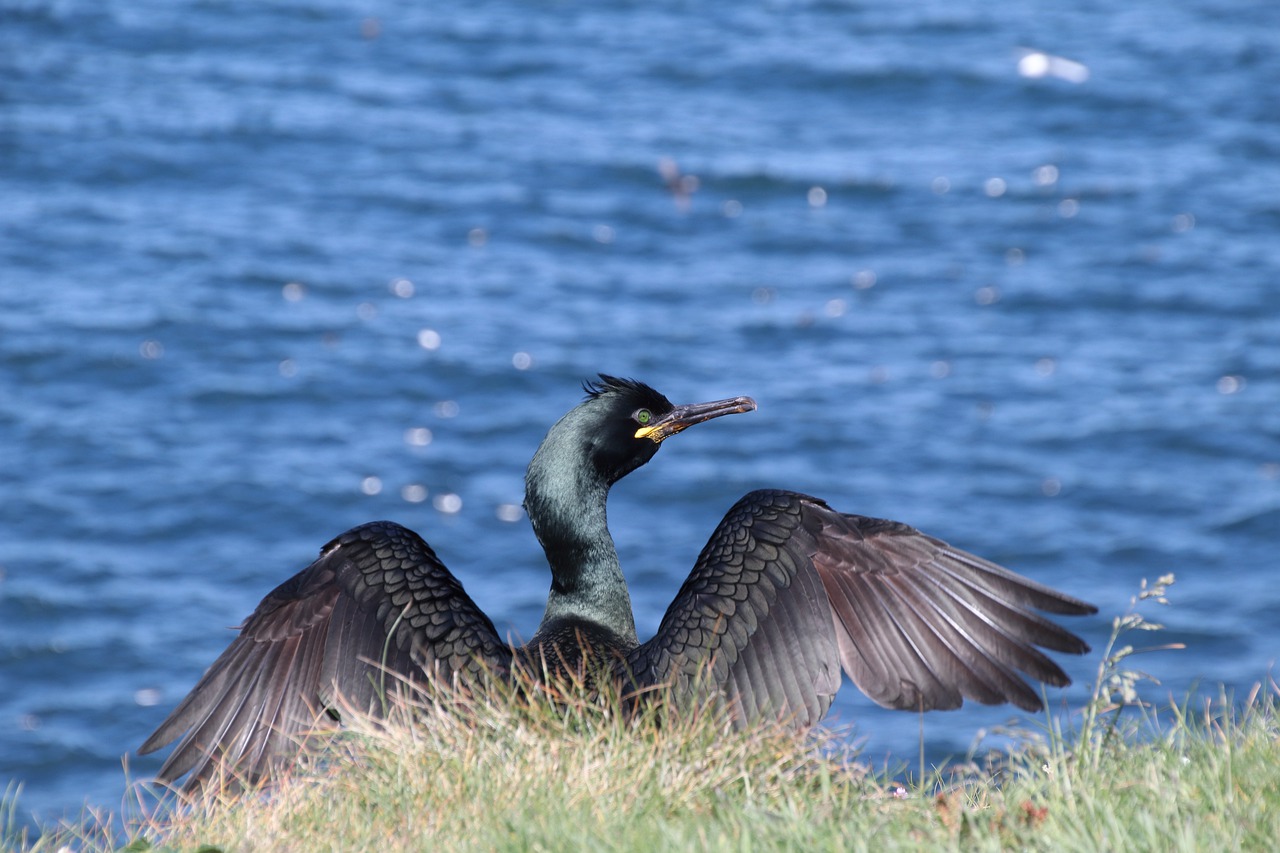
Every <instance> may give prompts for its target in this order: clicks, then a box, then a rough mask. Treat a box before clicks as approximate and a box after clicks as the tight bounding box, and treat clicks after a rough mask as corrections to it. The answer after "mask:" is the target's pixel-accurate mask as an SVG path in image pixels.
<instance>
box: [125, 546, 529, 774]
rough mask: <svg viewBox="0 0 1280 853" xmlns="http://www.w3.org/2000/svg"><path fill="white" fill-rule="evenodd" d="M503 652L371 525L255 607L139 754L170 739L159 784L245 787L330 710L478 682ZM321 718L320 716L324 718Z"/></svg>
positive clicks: (466, 605)
mask: <svg viewBox="0 0 1280 853" xmlns="http://www.w3.org/2000/svg"><path fill="white" fill-rule="evenodd" d="M510 660H511V650H510V648H509V647H508V646H507V645H506V644H505V643H503V642H502V640H501V639H500V638H499V637H498V634H497V631H496V630H495V629H494V627H493V623H492V622H490V621H489V619H488V617H486V616H485V615H484V614H483V613H482V612H481V611H480V610H479V609H478V608H477V607H476V606H475V604H474V603H473V602H472V601H471V599H470V598H469V597H468V596H467V594H466V593H465V592H464V591H463V589H462V586H461V584H459V583H458V581H457V580H456V579H455V578H454V577H453V576H452V575H451V574H450V573H449V571H448V570H447V569H446V568H445V567H444V565H443V564H442V563H441V562H440V560H439V558H438V557H436V555H435V552H433V551H432V550H431V548H430V546H428V545H427V543H426V542H424V541H423V540H422V539H421V537H419V536H418V535H417V534H415V533H413V532H412V531H410V530H408V529H406V528H404V527H401V526H400V525H397V524H392V523H390V522H373V523H371V524H365V525H361V526H360V527H356V528H353V529H352V530H349V531H347V532H346V533H344V534H343V535H342V536H339V537H338V538H337V539H335V540H333V541H332V542H330V543H329V544H328V545H326V546H325V547H324V549H323V550H322V551H321V553H320V556H319V558H318V559H317V560H316V561H315V562H314V563H312V564H311V565H310V566H308V567H307V568H306V569H304V570H303V571H301V572H299V573H298V574H297V575H295V576H294V577H292V578H290V579H289V580H288V581H286V582H285V583H283V584H281V585H280V586H279V587H277V588H276V589H275V590H273V591H272V592H271V593H269V594H268V595H267V596H266V598H264V599H263V601H262V603H261V604H259V605H258V607H257V609H256V610H254V612H253V614H252V615H251V616H250V617H249V618H248V619H247V620H246V621H245V623H244V625H243V626H242V627H241V629H240V634H239V635H238V636H237V637H236V639H235V640H233V641H232V643H231V645H230V646H228V647H227V649H226V650H225V651H224V652H223V653H222V655H220V656H219V657H218V659H217V660H216V661H214V663H213V665H212V666H211V667H210V668H209V670H208V671H207V672H206V673H205V675H204V676H203V677H202V678H201V679H200V681H199V682H198V683H197V684H196V686H195V687H194V688H193V689H192V691H191V692H190V693H189V694H188V695H187V696H186V697H185V698H184V699H183V700H182V701H181V702H180V703H179V704H178V706H177V707H176V708H175V709H174V710H173V712H172V713H171V714H170V715H169V717H168V718H167V719H166V720H165V721H164V722H163V723H161V724H160V726H159V727H158V728H157V729H156V731H155V732H154V733H153V734H152V735H151V736H150V737H149V738H147V740H146V742H145V743H143V745H142V747H141V748H140V750H139V751H140V752H144V753H146V752H152V751H154V750H156V749H159V748H161V747H163V746H165V745H166V744H168V743H170V742H172V741H174V740H178V739H179V738H181V739H180V740H179V743H178V745H177V746H176V747H175V748H174V750H173V752H172V753H171V754H170V755H169V757H168V758H167V759H166V761H165V763H164V765H163V766H162V767H161V769H160V772H159V774H158V775H157V781H159V782H173V781H175V780H177V779H179V778H181V777H182V776H183V775H184V774H190V775H189V776H188V778H187V781H186V783H185V785H184V788H185V790H187V791H194V790H197V789H199V788H202V787H205V786H207V785H209V784H211V783H214V782H217V783H219V784H221V782H222V781H223V780H231V779H234V780H237V781H238V782H242V783H245V784H254V783H256V782H258V781H259V780H261V779H262V778H263V777H264V776H265V775H266V774H267V772H268V771H269V770H270V768H272V767H273V766H277V765H279V764H281V763H284V762H287V761H289V760H291V759H292V757H293V756H294V755H295V753H296V752H297V748H298V745H299V743H300V741H301V739H302V738H303V737H304V736H305V735H306V734H307V733H309V732H311V731H312V730H314V729H315V728H316V726H317V724H318V723H321V722H323V721H325V720H327V719H329V717H330V714H332V713H334V708H335V705H337V704H338V703H339V700H341V703H342V704H343V707H348V706H350V707H355V708H357V709H360V710H366V711H368V712H370V713H374V714H378V713H380V712H381V711H382V708H383V706H382V704H381V703H382V700H383V699H384V698H385V696H386V695H388V694H389V693H390V692H391V690H392V688H393V687H394V685H395V684H396V683H398V681H399V680H400V679H404V680H416V681H417V682H419V683H422V682H424V681H426V680H428V676H427V675H425V674H424V673H431V674H432V676H431V677H437V678H444V679H446V680H453V679H455V678H459V677H479V676H480V675H482V673H483V672H485V671H486V670H502V669H505V668H506V667H507V666H509V664H510ZM326 711H329V712H330V713H328V714H327V713H325V712H326Z"/></svg>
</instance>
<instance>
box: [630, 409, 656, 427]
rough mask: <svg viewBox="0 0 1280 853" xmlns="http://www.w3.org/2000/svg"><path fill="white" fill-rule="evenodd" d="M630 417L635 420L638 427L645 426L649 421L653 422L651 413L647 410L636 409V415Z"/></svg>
mask: <svg viewBox="0 0 1280 853" xmlns="http://www.w3.org/2000/svg"><path fill="white" fill-rule="evenodd" d="M631 417H633V418H635V419H636V423H638V424H640V426H646V425H648V423H649V421H651V420H653V412H651V411H649V410H648V409H637V410H636V413H635V414H634V415H632V416H631Z"/></svg>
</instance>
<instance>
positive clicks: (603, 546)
mask: <svg viewBox="0 0 1280 853" xmlns="http://www.w3.org/2000/svg"><path fill="white" fill-rule="evenodd" d="M556 432H557V431H556V430H555V429H553V430H552V433H551V434H549V435H548V436H547V439H546V440H545V441H544V442H543V443H542V446H541V447H539V448H538V452H537V453H536V454H535V455H534V457H533V461H532V462H531V463H529V471H528V474H527V475H526V476H525V509H526V511H527V512H528V513H529V520H530V521H531V522H532V523H533V530H534V533H535V534H536V535H537V537H538V541H539V542H540V543H541V544H542V550H543V551H545V552H546V555H547V562H548V563H549V564H550V566H551V591H550V593H548V595H547V609H546V612H545V613H544V614H543V617H542V623H541V625H539V627H538V630H539V632H542V631H543V629H544V628H550V626H551V625H552V623H557V622H560V623H563V622H570V623H577V622H587V623H592V624H595V625H599V626H602V627H604V628H606V629H607V630H608V631H610V632H612V633H613V634H615V635H617V636H618V638H619V639H620V640H622V641H624V642H626V643H628V644H630V645H635V644H636V643H637V639H636V625H635V617H634V616H633V615H632V612H631V595H630V593H629V592H628V591H627V581H626V578H625V577H624V576H623V574H622V566H621V565H620V564H619V562H618V551H617V549H616V548H615V547H614V544H613V537H612V536H611V535H610V534H609V525H608V519H607V516H606V513H605V505H606V503H607V501H608V497H609V483H608V482H607V481H606V480H605V478H604V477H603V476H602V475H601V474H600V473H599V472H598V471H596V470H595V467H594V466H593V465H592V464H591V461H590V458H589V457H590V454H589V453H588V452H587V448H585V447H583V446H582V445H581V444H580V443H577V442H573V441H572V440H571V438H572V437H571V436H570V437H569V440H566V437H565V436H564V435H560V436H557V435H556Z"/></svg>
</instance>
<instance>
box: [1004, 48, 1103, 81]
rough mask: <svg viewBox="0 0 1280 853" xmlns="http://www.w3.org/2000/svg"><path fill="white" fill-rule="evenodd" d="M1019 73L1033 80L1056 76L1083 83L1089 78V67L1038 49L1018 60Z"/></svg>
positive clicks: (1060, 78)
mask: <svg viewBox="0 0 1280 853" xmlns="http://www.w3.org/2000/svg"><path fill="white" fill-rule="evenodd" d="M1018 73H1019V74H1021V75H1022V76H1023V77H1026V78H1028V79H1031V80H1039V79H1041V78H1044V77H1056V78H1057V79H1059V80H1065V81H1067V82H1068V83H1083V82H1084V81H1086V80H1088V79H1089V67H1088V66H1087V65H1085V64H1084V63H1081V62H1076V61H1075V60H1072V59H1066V58H1064V57H1061V56H1053V55H1052V54H1048V53H1042V52H1041V51H1038V50H1029V51H1027V52H1026V53H1024V54H1023V55H1022V58H1021V59H1019V60H1018Z"/></svg>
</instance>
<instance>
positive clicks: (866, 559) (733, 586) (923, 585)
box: [627, 491, 1096, 725]
mask: <svg viewBox="0 0 1280 853" xmlns="http://www.w3.org/2000/svg"><path fill="white" fill-rule="evenodd" d="M1035 610H1043V611H1047V612H1051V613H1058V614H1064V615H1081V614H1088V613H1093V612H1096V610H1095V608H1093V607H1092V606H1091V605H1089V604H1086V603H1085V602H1083V601H1081V600H1079V599H1076V598H1073V597H1071V596H1069V595H1065V594H1063V593H1060V592H1058V591H1056V590H1054V589H1051V588H1050V587H1047V586H1044V585H1043V584H1039V583H1036V582H1035V581H1032V580H1029V579H1027V578H1023V577H1021V576H1019V575H1017V574H1014V573H1013V572H1010V571H1009V570H1007V569H1004V568H1002V567H1000V566H998V565H996V564H994V563H991V562H989V561H987V560H984V559H982V558H980V557H976V556H974V555H972V554H969V553H967V552H965V551H962V550H959V549H957V548H954V547H952V546H951V545H948V544H947V543H945V542H942V541H941V540H938V539H934V538H933V537H930V536H926V535H925V534H922V533H920V532H919V531H917V530H915V529H914V528H911V527H908V526H907V525H904V524H900V523H898V522H893V521H886V520H883V519H875V518H867V517H864V516H857V515H846V514H843V513H839V512H836V511H835V510H833V509H831V508H830V507H828V506H827V505H826V504H825V503H823V502H822V501H820V500H818V499H817V498H812V497H808V496H806V495H801V494H796V493H794V492H781V491H758V492H752V493H750V494H748V495H746V496H745V497H744V498H742V500H740V501H739V502H738V503H737V504H735V505H734V507H733V508H732V509H731V510H730V511H729V513H728V514H727V515H726V516H725V518H724V520H723V521H722V522H721V523H720V525H719V526H718V527H717V528H716V530H715V532H714V533H713V534H712V536H711V539H710V541H708V543H707V545H706V547H705V548H704V549H703V551H702V554H701V555H700V556H699V558H698V562H697V563H696V565H695V566H694V569H693V571H692V572H691V573H690V575H689V578H688V580H687V581H686V582H685V584H684V585H683V586H682V587H681V589H680V592H679V593H678V594H677V595H676V598H675V600H674V601H673V602H672V604H671V606H670V608H668V610H667V613H666V615H665V616H664V617H663V619H662V623H661V625H660V626H659V628H658V632H657V634H656V635H655V636H654V637H653V638H652V639H651V640H649V641H648V642H647V643H644V644H642V645H641V646H639V647H638V648H636V649H635V650H634V651H633V652H632V653H631V655H630V657H629V658H628V661H627V663H628V665H629V667H630V672H631V674H632V675H631V677H632V678H634V679H635V680H636V681H637V683H638V684H639V686H650V685H654V684H660V683H669V682H674V683H676V684H677V685H684V684H692V683H694V682H693V679H694V675H695V673H698V672H700V671H702V672H705V673H706V676H707V681H709V682H710V683H709V684H707V685H706V688H704V689H711V690H714V691H717V692H718V693H719V694H720V695H721V696H722V697H723V699H724V700H725V701H726V702H728V703H730V704H731V706H733V707H734V708H736V709H737V713H738V715H739V717H738V718H739V720H740V721H741V722H742V723H743V724H745V723H746V721H748V720H750V719H752V718H754V717H757V716H760V715H765V714H767V715H770V716H776V717H778V718H780V719H785V720H791V721H793V722H794V723H795V724H796V725H809V724H812V723H815V722H817V721H818V720H819V719H820V718H821V717H822V716H823V715H824V714H825V713H826V711H827V709H828V708H829V707H830V704H831V700H832V698H833V696H834V694H835V692H836V690H837V688H838V686H839V680H840V677H839V671H840V669H843V670H844V671H845V672H846V673H847V674H848V675H849V678H850V679H851V680H852V681H853V682H854V683H855V684H856V685H857V686H858V687H859V689H861V690H862V691H863V692H864V693H866V694H867V695H868V696H869V697H870V698H871V699H872V700H873V701H875V702H877V703H879V704H881V705H884V706H886V707H890V708H902V709H920V710H930V709H945V708H956V707H959V706H960V705H961V704H962V703H963V701H964V700H965V699H972V700H974V701H977V702H982V703H985V704H998V703H1002V702H1012V703H1014V704H1015V705H1017V706H1018V707H1020V708H1024V709H1027V710H1033V709H1037V708H1039V707H1040V705H1041V702H1040V698H1039V697H1038V696H1037V695H1036V692H1035V691H1034V690H1032V688H1031V686H1030V685H1029V684H1028V683H1027V681H1026V680H1025V679H1024V677H1023V676H1026V677H1029V678H1032V679H1034V680H1037V681H1043V682H1046V683H1048V684H1051V685H1055V686H1062V685H1066V684H1068V683H1070V680H1069V679H1068V678H1067V676H1066V674H1065V673H1064V672H1063V671H1062V669H1061V668H1060V667H1058V665H1057V664H1055V663H1054V662H1053V661H1052V660H1050V659H1049V658H1048V656H1046V655H1045V654H1044V653H1043V652H1041V651H1040V650H1039V649H1037V648H1036V646H1042V647H1044V648H1047V649H1050V650H1053V651H1060V652H1066V653H1072V654H1080V653H1083V652H1085V651H1088V646H1087V645H1086V644H1085V643H1084V641H1083V640H1081V639H1080V638H1079V637H1077V636H1076V635H1074V634H1072V633H1071V632H1069V631H1067V630H1065V629H1064V628H1062V627H1060V626H1059V625H1057V624H1055V623H1053V622H1050V621H1049V620H1048V619H1045V618H1044V617H1043V616H1040V615H1039V614H1037V613H1035V612H1034V611H1035Z"/></svg>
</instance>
